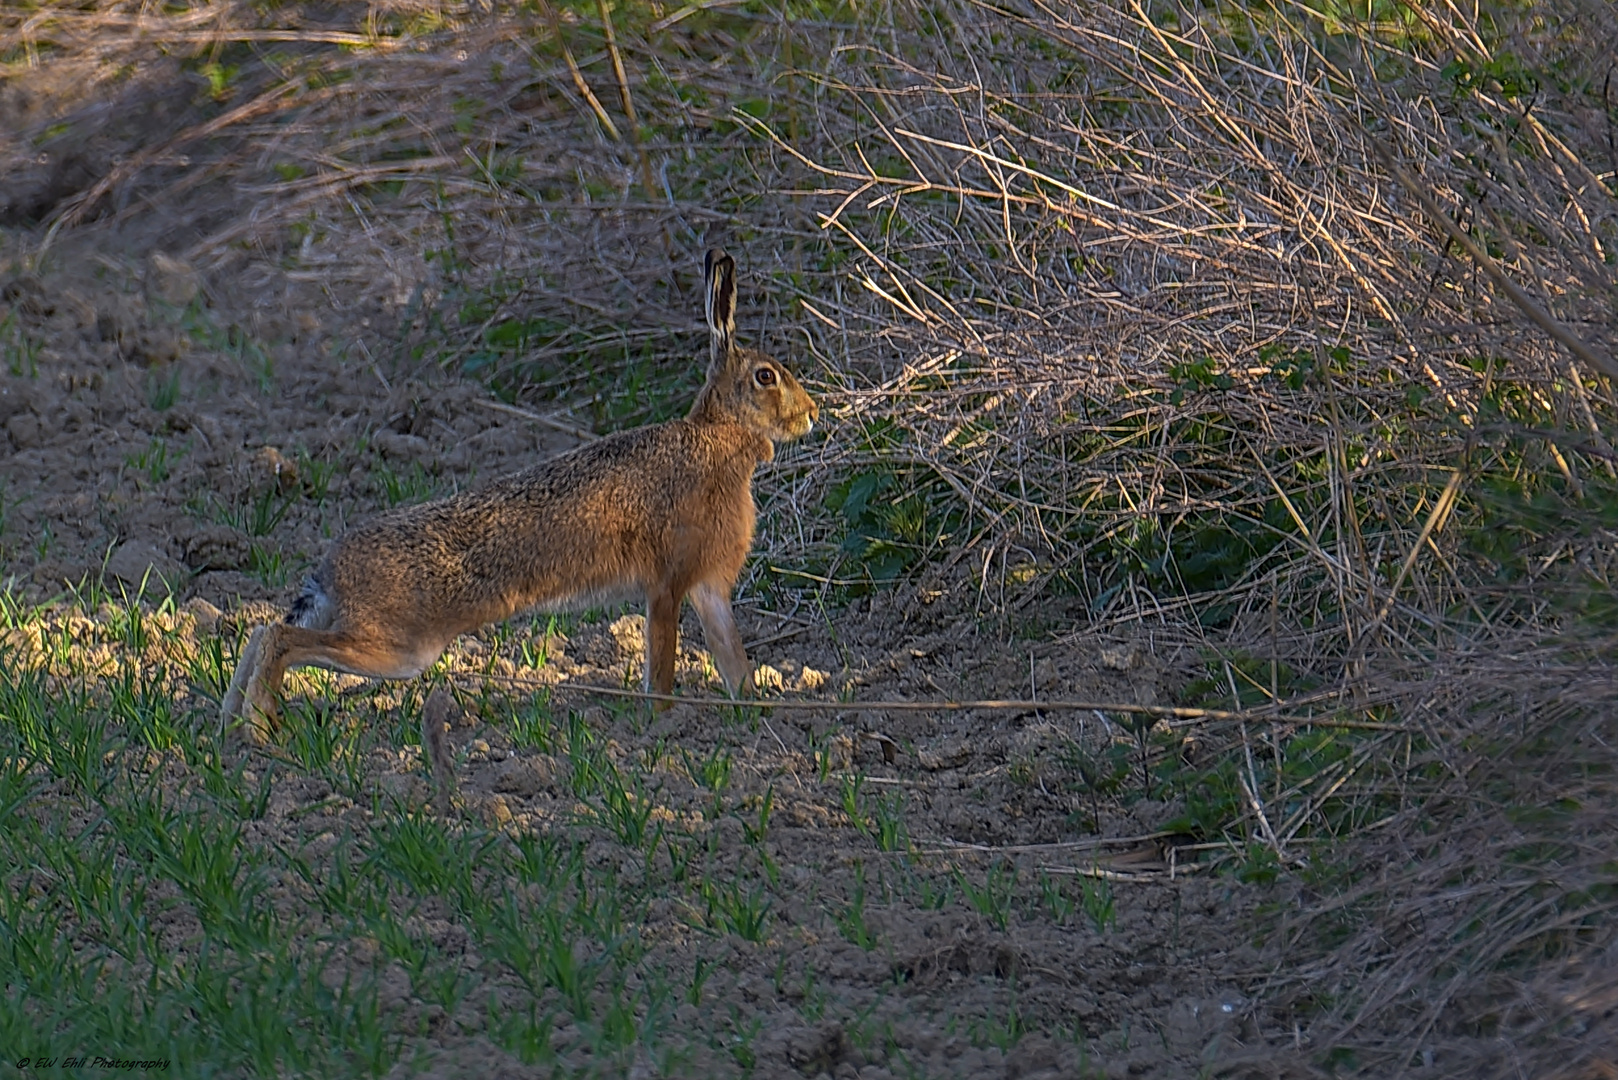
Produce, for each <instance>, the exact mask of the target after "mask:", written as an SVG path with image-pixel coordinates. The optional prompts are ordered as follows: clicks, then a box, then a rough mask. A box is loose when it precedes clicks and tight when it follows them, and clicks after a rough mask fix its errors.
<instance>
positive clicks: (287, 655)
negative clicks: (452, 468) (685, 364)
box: [223, 250, 820, 742]
mask: <svg viewBox="0 0 1618 1080" xmlns="http://www.w3.org/2000/svg"><path fill="white" fill-rule="evenodd" d="M704 279H705V285H706V291H707V303H706V308H707V319H708V330H709V333H710V334H711V335H712V344H711V349H710V356H709V360H708V374H707V381H706V382H705V383H704V385H703V387H702V390H701V391H700V392H699V393H698V394H697V400H696V403H695V404H694V405H693V406H692V407H691V412H690V413H689V414H688V415H687V416H686V417H685V418H683V419H680V420H671V421H669V422H667V423H663V424H653V425H650V426H647V427H642V428H636V429H634V430H632V431H620V432H617V433H615V434H612V435H608V436H606V437H604V438H602V439H601V440H600V441H598V442H592V443H588V444H586V445H584V446H581V447H578V448H577V449H574V450H571V451H568V452H567V453H564V454H561V455H559V456H557V457H555V458H552V459H550V460H548V461H545V462H542V463H540V464H538V465H534V466H532V467H531V468H528V469H525V470H524V471H522V472H518V473H514V474H512V475H510V476H506V477H503V478H501V479H499V480H496V481H494V482H492V483H490V484H489V485H488V486H487V487H483V488H481V489H478V490H474V491H468V492H465V493H463V494H460V495H455V496H453V497H451V498H448V499H441V500H439V501H437V502H431V503H424V504H422V505H419V506H409V507H402V508H400V509H397V510H392V511H389V512H388V513H385V514H383V515H381V516H380V517H377V518H374V519H372V520H371V521H369V522H367V523H365V524H363V525H360V526H358V527H356V528H354V529H352V530H350V531H349V532H347V533H345V534H344V535H343V536H341V537H339V538H338V539H337V541H336V542H335V543H333V544H332V547H331V550H330V552H329V553H328V554H327V556H326V559H325V561H324V562H323V563H322V564H321V565H320V567H319V569H317V570H316V571H315V572H314V573H313V574H312V575H310V577H309V579H308V580H307V581H306V582H305V583H304V586H303V592H302V594H301V595H300V596H299V597H298V598H297V600H296V601H295V602H294V603H293V605H292V610H291V611H290V612H289V613H288V615H287V618H286V621H285V622H282V623H272V624H269V625H266V626H260V627H258V628H257V629H255V630H254V631H253V635H252V637H251V638H250V639H249V640H248V643H247V647H246V648H245V649H244V650H243V651H242V655H241V659H240V661H239V662H238V664H237V666H236V673H235V675H234V677H233V678H232V679H231V682H230V688H229V690H228V691H227V692H226V694H225V698H224V702H223V714H224V722H225V723H226V724H227V725H228V724H233V723H235V722H237V720H238V719H240V721H241V722H242V724H243V729H244V732H245V734H246V735H247V736H248V737H249V738H251V739H253V740H254V741H258V742H262V741H264V740H266V739H267V738H268V737H269V735H270V734H271V731H272V729H273V727H274V725H275V724H276V723H277V721H278V715H279V714H278V706H277V698H278V696H279V693H280V690H281V681H282V679H283V677H284V676H285V674H286V671H287V669H288V668H293V667H301V666H315V667H324V668H330V669H332V670H334V671H345V672H350V673H352V674H355V675H364V676H368V677H371V678H379V679H408V678H412V677H414V676H416V675H419V674H420V673H421V672H422V671H423V670H425V669H426V668H427V667H428V665H430V664H432V662H433V661H434V660H436V659H438V657H439V656H440V654H442V653H443V651H444V649H445V648H446V647H447V646H448V645H449V643H450V642H451V641H453V640H455V638H456V636H457V635H460V634H464V633H468V632H470V631H473V630H477V629H478V628H479V627H482V626H486V625H488V624H489V623H493V622H499V621H501V620H503V619H508V618H510V617H512V616H513V615H516V614H518V613H519V612H523V611H528V610H547V609H548V610H564V609H569V608H575V609H576V608H580V607H585V606H590V605H594V604H600V603H602V602H604V601H608V600H611V599H614V598H618V597H624V596H633V595H644V596H645V598H646V679H645V685H646V688H647V690H649V691H655V692H657V693H660V694H667V693H669V692H671V691H672V690H673V688H674V659H675V654H676V651H677V647H678V633H679V614H680V602H681V601H682V600H684V599H685V598H686V597H690V599H691V603H692V606H693V607H695V608H696V610H697V615H698V616H699V618H700V619H701V621H702V629H703V633H704V636H705V637H706V638H707V642H708V647H709V648H710V649H711V650H712V652H713V655H714V659H715V662H716V663H717V664H718V667H719V674H720V675H721V677H723V679H724V681H725V686H726V688H727V689H728V690H729V691H730V693H731V695H732V696H738V697H739V696H741V695H743V694H745V693H747V691H748V690H749V689H750V683H751V681H752V667H751V665H750V664H749V663H748V660H747V654H746V652H745V651H744V650H743V648H742V639H741V635H740V633H738V631H737V629H736V620H735V618H734V617H733V615H732V614H731V608H730V594H731V589H732V588H733V587H734V586H735V584H736V578H737V575H738V574H740V573H741V569H742V563H743V562H744V561H745V560H746V558H747V552H748V549H749V548H750V547H751V546H752V542H753V524H754V509H753V490H752V478H753V470H754V468H755V467H756V466H757V465H758V464H759V462H762V461H769V460H770V459H771V458H773V457H774V456H775V443H778V442H784V441H787V440H791V439H796V438H799V437H801V436H803V435H806V434H808V432H809V430H810V428H811V427H812V426H813V424H814V422H815V420H817V419H819V416H820V410H819V408H818V407H817V406H816V405H815V402H814V400H813V399H812V398H810V396H809V395H808V393H806V392H805V391H804V389H803V387H801V386H800V385H798V380H796V379H794V378H793V377H792V375H791V374H790V373H789V372H788V371H787V370H786V369H785V368H784V367H782V366H781V365H780V364H778V363H776V362H775V361H774V360H771V359H770V358H769V357H767V356H765V355H764V354H762V353H759V352H755V351H753V350H751V349H743V348H740V347H739V346H737V344H736V341H735V330H736V263H735V260H733V259H732V258H731V257H730V256H728V255H726V254H725V253H724V252H722V251H717V250H715V251H710V252H708V255H707V258H706V260H705V261H704ZM661 704H663V705H664V706H665V707H666V704H667V703H661Z"/></svg>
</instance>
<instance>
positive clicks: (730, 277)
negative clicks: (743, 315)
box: [702, 248, 736, 365]
mask: <svg viewBox="0 0 1618 1080" xmlns="http://www.w3.org/2000/svg"><path fill="white" fill-rule="evenodd" d="M702 278H703V282H704V284H705V285H706V286H707V293H708V299H707V313H708V333H709V334H711V335H712V353H711V355H712V359H713V362H714V364H716V365H717V364H720V363H723V362H724V359H725V357H727V356H729V355H730V350H731V346H732V345H734V344H735V341H736V260H735V259H732V258H731V257H730V256H729V255H726V254H725V253H724V252H723V251H720V250H719V249H718V248H712V249H710V250H709V252H708V255H707V257H706V258H705V259H703V261H702Z"/></svg>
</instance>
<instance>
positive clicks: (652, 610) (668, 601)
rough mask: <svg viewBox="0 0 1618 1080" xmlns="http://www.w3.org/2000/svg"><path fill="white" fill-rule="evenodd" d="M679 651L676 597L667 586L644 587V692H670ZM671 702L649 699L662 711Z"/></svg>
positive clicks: (654, 708)
mask: <svg viewBox="0 0 1618 1080" xmlns="http://www.w3.org/2000/svg"><path fill="white" fill-rule="evenodd" d="M679 650H680V598H679V597H678V596H675V595H674V593H673V591H672V590H669V589H648V590H646V680H645V685H646V692H647V693H648V694H672V693H674V658H675V656H676V655H677V654H678V653H679ZM671 704H673V703H672V702H668V701H654V702H652V711H653V712H662V711H663V710H664V709H667V708H668V707H669V706H670V705H671Z"/></svg>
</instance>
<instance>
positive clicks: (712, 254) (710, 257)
mask: <svg viewBox="0 0 1618 1080" xmlns="http://www.w3.org/2000/svg"><path fill="white" fill-rule="evenodd" d="M735 265H736V260H735V259H732V258H731V257H730V256H729V255H726V254H725V249H724V248H709V249H708V254H707V255H706V256H704V257H703V260H702V269H703V272H704V273H706V274H707V275H708V276H709V277H712V276H713V275H714V273H715V271H723V270H728V269H730V268H731V267H734V266H735Z"/></svg>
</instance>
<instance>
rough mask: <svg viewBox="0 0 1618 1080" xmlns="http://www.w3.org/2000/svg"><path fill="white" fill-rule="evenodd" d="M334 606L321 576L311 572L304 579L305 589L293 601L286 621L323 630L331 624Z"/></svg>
mask: <svg viewBox="0 0 1618 1080" xmlns="http://www.w3.org/2000/svg"><path fill="white" fill-rule="evenodd" d="M332 608H333V604H332V600H331V594H330V593H329V592H327V590H326V587H325V585H324V584H322V583H321V580H320V576H319V575H318V574H310V575H309V576H308V577H306V578H304V579H303V589H302V591H301V592H299V593H298V598H297V599H296V600H294V601H292V609H291V610H290V611H288V612H287V619H286V621H287V622H289V623H291V624H292V625H293V626H302V627H304V628H306V629H309V630H323V629H325V628H326V627H328V626H330V625H331V617H332Z"/></svg>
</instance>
